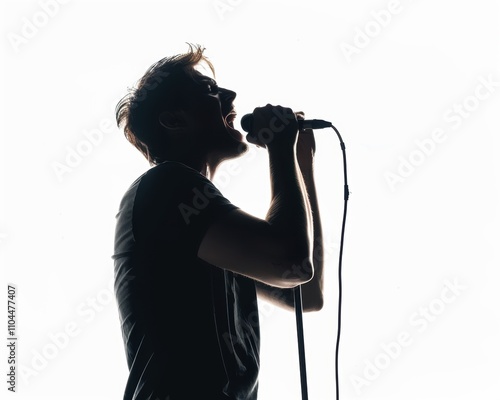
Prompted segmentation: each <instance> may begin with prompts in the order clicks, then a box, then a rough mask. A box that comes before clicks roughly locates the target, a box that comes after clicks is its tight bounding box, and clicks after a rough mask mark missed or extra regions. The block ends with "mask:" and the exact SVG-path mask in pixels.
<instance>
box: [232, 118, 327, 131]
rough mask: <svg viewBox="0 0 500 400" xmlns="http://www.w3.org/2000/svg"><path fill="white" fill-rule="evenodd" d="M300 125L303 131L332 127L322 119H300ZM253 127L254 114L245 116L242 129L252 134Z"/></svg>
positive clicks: (242, 119) (242, 120)
mask: <svg viewBox="0 0 500 400" xmlns="http://www.w3.org/2000/svg"><path fill="white" fill-rule="evenodd" d="M297 122H298V125H299V130H303V129H323V128H330V127H331V126H332V123H331V122H328V121H324V120H322V119H299V120H297ZM252 125H253V114H245V115H244V116H243V117H242V118H241V127H242V128H243V130H244V131H245V132H250V131H251V130H252Z"/></svg>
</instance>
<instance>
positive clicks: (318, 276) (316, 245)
mask: <svg viewBox="0 0 500 400" xmlns="http://www.w3.org/2000/svg"><path fill="white" fill-rule="evenodd" d="M301 173H302V176H303V179H304V183H305V186H306V190H307V194H308V197H309V204H310V207H311V213H312V221H313V222H312V224H313V244H312V248H313V249H312V262H313V267H314V276H313V279H311V280H310V281H309V282H307V283H305V284H303V285H302V303H303V307H304V310H305V311H315V310H319V309H321V308H322V306H323V282H324V279H323V259H324V254H323V233H322V226H321V216H320V213H319V206H318V198H317V194H316V185H315V182H314V171H313V167H312V165H311V167H307V168H304V167H303V168H302V169H301Z"/></svg>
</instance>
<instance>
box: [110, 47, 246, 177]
mask: <svg viewBox="0 0 500 400" xmlns="http://www.w3.org/2000/svg"><path fill="white" fill-rule="evenodd" d="M203 51H204V49H202V48H200V47H199V46H192V45H190V46H189V51H188V52H187V53H185V54H180V55H176V56H173V57H165V58H163V59H161V60H160V61H158V62H156V63H155V64H153V65H152V66H151V67H150V68H149V69H148V70H147V71H146V73H145V74H144V76H143V77H142V78H141V79H140V80H139V82H138V83H137V86H136V87H135V88H132V89H129V93H128V94H127V95H126V96H125V97H124V98H122V99H121V100H120V102H119V103H118V104H117V106H116V121H117V124H118V126H119V127H122V126H123V130H124V133H125V137H126V138H127V140H128V141H129V142H130V143H132V144H133V145H134V146H135V147H136V148H137V149H138V150H139V151H140V152H141V153H142V154H143V155H144V156H145V157H146V159H147V160H148V161H149V162H150V164H151V165H156V164H159V163H161V162H164V161H180V162H185V163H186V164H188V165H190V166H193V164H194V166H196V167H198V166H199V165H201V164H202V163H205V164H213V165H212V166H211V167H212V168H214V165H215V166H216V164H218V163H219V162H220V161H222V160H225V159H228V158H233V157H236V156H238V155H240V154H242V153H244V152H245V151H246V149H247V146H246V144H245V143H244V142H243V141H242V140H243V137H242V135H241V133H240V132H238V131H237V130H235V129H234V128H233V121H234V118H235V116H236V113H235V111H234V107H233V100H234V99H235V97H236V93H235V92H233V91H231V90H228V89H224V88H219V87H218V86H217V83H216V82H215V80H214V79H213V78H211V77H209V76H206V75H204V74H202V73H201V72H199V71H198V70H197V69H196V68H197V67H198V66H199V65H201V64H203V63H204V64H206V65H208V67H209V68H210V70H211V72H212V74H214V68H213V65H212V64H211V62H210V61H209V60H208V59H207V58H206V57H205V56H204V54H203ZM214 75H215V74H214Z"/></svg>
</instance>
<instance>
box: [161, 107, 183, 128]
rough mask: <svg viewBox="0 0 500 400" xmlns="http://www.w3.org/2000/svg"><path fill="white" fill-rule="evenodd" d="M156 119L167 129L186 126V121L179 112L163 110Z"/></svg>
mask: <svg viewBox="0 0 500 400" xmlns="http://www.w3.org/2000/svg"><path fill="white" fill-rule="evenodd" d="M158 120H159V122H160V125H161V126H163V127H164V128H167V129H183V128H185V127H186V122H185V120H184V118H182V116H181V115H180V114H179V113H173V112H171V111H163V112H162V113H161V114H160V116H159V117H158Z"/></svg>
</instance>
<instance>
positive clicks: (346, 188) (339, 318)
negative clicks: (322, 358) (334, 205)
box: [330, 123, 349, 400]
mask: <svg viewBox="0 0 500 400" xmlns="http://www.w3.org/2000/svg"><path fill="white" fill-rule="evenodd" d="M330 127H331V128H332V129H333V130H334V131H335V133H336V134H337V137H338V138H339V141H340V148H341V149H342V159H343V167H344V168H343V169H344V212H343V216H342V230H341V234H340V250H339V268H338V288H339V295H338V311H337V342H336V345H335V393H336V399H337V400H340V392H339V346H340V328H341V323H342V255H343V253H344V233H345V221H346V216H347V201H348V200H349V186H348V184H347V161H346V153H345V144H344V141H343V140H342V136H340V132H339V131H338V130H337V128H335V126H333V124H331V123H330Z"/></svg>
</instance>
